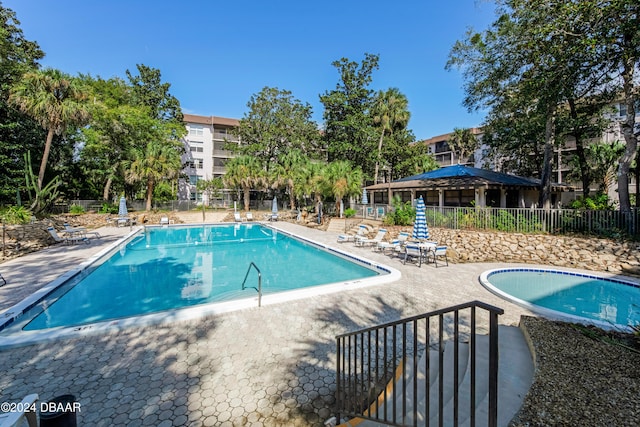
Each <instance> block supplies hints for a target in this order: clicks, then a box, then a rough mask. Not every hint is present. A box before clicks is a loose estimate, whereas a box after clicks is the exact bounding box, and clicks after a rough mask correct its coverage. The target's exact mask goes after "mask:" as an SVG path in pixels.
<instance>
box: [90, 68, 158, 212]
mask: <svg viewBox="0 0 640 427" xmlns="http://www.w3.org/2000/svg"><path fill="white" fill-rule="evenodd" d="M81 77H82V78H83V80H84V81H85V82H86V84H87V85H89V86H91V87H92V92H93V96H94V97H95V99H96V100H97V101H98V102H96V103H94V104H92V107H93V113H92V118H91V122H90V123H89V126H87V127H85V128H84V129H82V136H83V145H82V149H81V151H80V159H81V165H82V167H83V168H84V169H85V170H86V174H87V179H88V180H90V181H92V182H94V185H95V186H96V187H99V188H101V193H102V198H103V200H109V199H111V196H112V195H113V194H119V193H122V191H123V190H124V183H125V180H124V169H123V165H124V163H125V162H126V161H127V160H130V159H129V156H130V155H131V154H132V153H133V152H134V151H133V148H134V147H135V146H136V145H137V144H139V143H140V142H141V141H147V140H148V139H150V138H152V137H153V135H151V136H150V135H147V134H146V133H147V132H148V131H149V130H152V128H153V126H152V125H151V120H152V119H151V114H150V110H149V108H148V107H144V106H141V105H132V103H133V99H132V95H131V86H129V85H128V84H127V83H126V82H125V81H124V80H122V79H120V78H111V79H108V80H104V79H102V78H100V77H97V78H93V77H91V76H81ZM114 186H115V187H116V188H115V189H114V188H113V187H114ZM114 190H115V191H114Z"/></svg>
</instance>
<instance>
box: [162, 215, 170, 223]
mask: <svg viewBox="0 0 640 427" xmlns="http://www.w3.org/2000/svg"><path fill="white" fill-rule="evenodd" d="M160 225H169V217H168V216H163V217H162V218H160Z"/></svg>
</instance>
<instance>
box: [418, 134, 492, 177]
mask: <svg viewBox="0 0 640 427" xmlns="http://www.w3.org/2000/svg"><path fill="white" fill-rule="evenodd" d="M471 132H472V133H473V134H474V135H475V137H476V138H477V139H478V147H480V146H481V145H482V129H479V128H472V129H471ZM451 136H453V132H451V133H445V134H443V135H438V136H433V137H431V138H429V139H425V140H423V141H421V142H422V143H423V144H425V145H426V146H427V148H428V149H429V154H431V155H433V157H434V158H435V159H436V162H437V163H438V165H440V166H451V165H457V164H460V165H466V166H473V167H478V168H479V167H481V165H480V164H478V162H476V159H479V160H481V159H480V158H479V157H480V156H479V154H480V151H479V150H476V152H475V153H473V154H471V155H469V156H468V157H467V158H465V159H459V158H458V156H457V155H456V154H455V153H454V152H453V151H452V150H451V148H450V147H449V144H448V143H447V141H449V138H451Z"/></svg>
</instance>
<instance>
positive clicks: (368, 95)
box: [320, 53, 379, 176]
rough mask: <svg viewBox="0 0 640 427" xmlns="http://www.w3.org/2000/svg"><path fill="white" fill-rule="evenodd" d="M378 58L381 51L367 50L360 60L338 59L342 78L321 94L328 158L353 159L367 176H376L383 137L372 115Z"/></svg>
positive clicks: (337, 66)
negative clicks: (379, 144) (374, 75)
mask: <svg viewBox="0 0 640 427" xmlns="http://www.w3.org/2000/svg"><path fill="white" fill-rule="evenodd" d="M378 60H379V57H378V55H373V54H369V53H366V54H365V57H364V59H363V60H362V62H361V63H360V64H359V63H357V62H355V61H350V60H349V59H347V58H342V59H340V60H339V61H334V62H333V63H332V65H333V66H334V67H336V69H337V70H338V72H339V73H340V81H339V82H338V84H337V85H336V88H335V89H334V90H331V91H326V92H325V93H324V94H323V95H320V102H322V104H323V105H324V114H323V118H324V125H325V130H324V137H325V141H326V143H327V150H328V160H329V161H333V160H342V159H349V160H351V161H352V162H353V163H354V164H356V165H360V166H361V167H362V169H363V171H364V173H365V174H366V175H367V176H373V172H374V163H375V159H376V157H375V153H376V151H375V147H376V142H377V141H378V138H379V137H378V133H377V132H376V129H375V127H374V123H373V117H372V115H371V109H372V106H373V100H374V96H373V94H374V93H373V91H372V90H371V89H369V85H370V84H371V81H372V74H373V71H375V70H377V69H378Z"/></svg>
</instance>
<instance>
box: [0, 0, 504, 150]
mask: <svg viewBox="0 0 640 427" xmlns="http://www.w3.org/2000/svg"><path fill="white" fill-rule="evenodd" d="M2 5H3V6H4V7H7V8H10V9H12V10H14V11H15V12H16V13H17V17H18V19H19V20H20V22H21V25H20V27H21V28H22V30H23V32H24V34H25V36H26V37H27V38H28V39H30V40H34V41H36V42H38V43H39V45H40V47H41V48H42V49H43V50H44V52H45V53H46V57H45V58H44V59H43V60H42V61H41V63H42V65H43V66H48V67H54V68H58V69H60V70H62V71H65V72H67V73H70V74H77V73H88V74H91V75H94V76H101V77H104V78H109V77H114V76H119V77H123V78H124V77H125V70H127V69H129V70H131V71H132V72H134V73H137V70H136V64H140V63H142V64H145V65H148V66H151V67H154V68H158V69H160V70H161V72H162V78H163V80H164V81H166V82H169V83H171V93H172V94H173V95H174V96H176V97H177V98H178V99H179V100H180V103H181V105H182V108H183V110H184V112H186V113H191V114H200V115H206V116H209V115H214V116H221V117H231V118H238V119H239V118H242V117H243V116H244V114H245V113H246V112H247V102H248V101H249V98H250V97H251V95H252V94H255V93H258V92H259V91H260V90H261V89H262V88H263V87H265V86H269V87H277V88H279V89H286V90H289V91H291V92H292V93H293V95H294V96H295V97H296V98H297V99H299V100H301V101H303V102H308V103H309V104H311V105H312V107H313V111H314V116H313V118H314V120H315V121H317V122H318V123H320V122H321V121H322V111H323V109H322V104H321V103H320V101H319V95H320V94H322V93H324V92H325V91H327V90H332V89H334V88H335V87H336V84H337V83H338V79H339V75H338V72H337V69H336V68H335V67H333V66H332V65H331V63H332V62H333V61H335V60H338V59H340V58H343V57H346V58H349V59H350V60H353V61H357V62H360V61H361V60H362V59H363V58H364V53H365V52H368V53H374V54H379V55H380V68H379V69H378V70H377V71H375V73H374V74H373V82H372V85H371V88H372V89H374V90H384V89H388V88H390V87H397V88H398V89H400V91H401V92H402V93H404V94H405V95H406V96H407V98H408V99H409V110H410V111H411V121H410V123H409V127H410V128H411V129H412V130H413V131H414V134H415V135H416V138H418V139H424V138H429V137H432V136H436V135H440V134H443V133H447V132H450V131H452V130H453V128H455V127H472V126H478V125H480V124H481V123H482V119H483V116H482V115H481V114H470V113H468V112H467V110H466V109H465V108H464V107H463V106H462V99H463V96H464V93H463V90H462V85H463V80H462V76H461V75H460V73H459V72H458V71H450V72H449V71H445V70H444V65H445V63H446V61H447V57H448V54H449V51H450V49H451V47H452V46H453V44H454V42H455V41H456V40H459V39H462V38H463V37H464V34H465V31H466V29H467V28H469V27H472V28H474V29H476V30H484V29H486V28H487V26H488V25H489V23H490V22H492V21H493V20H494V5H493V3H492V2H490V1H485V0H452V1H432V0H408V1H404V0H396V1H382V0H367V1H365V0H322V1H309V0H297V1H293V0H282V1H278V0H272V1H263V0H262V1H258V0H255V1H254V0H235V1H216V0H210V1H206V0H200V1H195V0H182V1H171V2H169V1H161V0H155V1H151V0H109V1H92V0H55V1H52V0H4V1H2Z"/></svg>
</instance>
